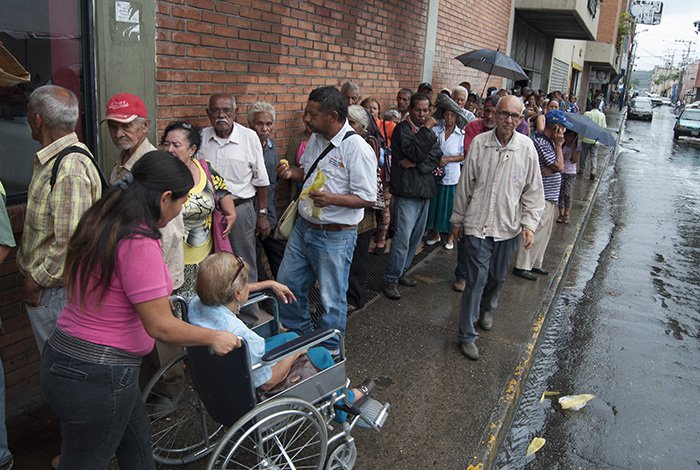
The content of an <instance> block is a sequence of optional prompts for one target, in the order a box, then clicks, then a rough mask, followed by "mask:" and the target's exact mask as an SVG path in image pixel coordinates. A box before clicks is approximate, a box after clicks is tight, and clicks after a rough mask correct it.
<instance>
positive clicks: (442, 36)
mask: <svg viewBox="0 0 700 470" xmlns="http://www.w3.org/2000/svg"><path fill="white" fill-rule="evenodd" d="M510 9H511V2H510V0H493V1H485V0H478V1H471V2H466V1H464V0H441V1H440V11H439V15H438V35H437V43H436V49H435V65H434V68H433V86H434V87H438V90H439V89H440V88H443V87H447V88H450V89H452V88H454V87H455V86H457V85H459V84H460V83H461V82H463V81H468V82H470V83H471V85H472V91H473V92H475V93H477V94H481V92H482V91H483V87H484V82H485V81H486V78H487V76H488V74H487V73H484V72H479V71H476V70H474V69H469V68H466V67H464V66H463V65H462V64H461V63H460V62H459V61H457V60H455V57H457V56H458V55H460V54H463V53H464V52H469V51H471V50H474V49H485V48H488V49H498V48H499V47H500V51H501V52H505V51H506V48H507V46H508V25H509V19H510ZM501 83H502V80H501V79H500V78H497V77H496V78H494V77H492V79H490V80H489V84H490V85H493V86H497V87H499V88H500V86H501Z"/></svg>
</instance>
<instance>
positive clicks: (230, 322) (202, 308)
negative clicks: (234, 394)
mask: <svg viewBox="0 0 700 470" xmlns="http://www.w3.org/2000/svg"><path fill="white" fill-rule="evenodd" d="M187 316H188V318H189V322H190V323H191V324H193V325H197V326H201V327H204V328H211V329H212V330H224V331H228V332H230V333H233V334H234V335H236V336H238V337H239V338H242V339H244V340H245V341H246V343H247V344H248V356H249V357H250V364H251V366H253V365H255V364H258V363H259V362H261V361H262V357H263V356H264V355H265V340H264V339H263V338H262V336H260V335H258V334H256V333H255V332H253V331H252V330H251V329H250V328H248V327H247V326H246V325H245V323H243V322H242V321H241V320H240V319H239V318H238V316H237V315H236V314H235V313H233V312H232V311H231V310H229V309H228V308H226V307H225V306H223V305H218V306H216V307H210V306H208V305H204V304H203V303H202V301H201V300H199V297H197V296H194V298H193V299H192V300H191V301H190V306H189V310H188V314H187ZM271 378H272V368H271V367H270V366H263V367H260V368H258V369H257V370H254V371H253V384H254V385H255V388H257V387H259V386H261V385H263V384H265V383H267V382H268V381H269V380H270V379H271Z"/></svg>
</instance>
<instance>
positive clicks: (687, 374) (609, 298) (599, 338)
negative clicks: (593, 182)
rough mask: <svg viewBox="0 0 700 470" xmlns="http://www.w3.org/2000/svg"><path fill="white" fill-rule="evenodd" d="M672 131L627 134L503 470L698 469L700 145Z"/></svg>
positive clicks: (659, 117)
mask: <svg viewBox="0 0 700 470" xmlns="http://www.w3.org/2000/svg"><path fill="white" fill-rule="evenodd" d="M674 120H675V116H674V115H673V114H672V111H671V108H669V107H666V106H663V107H660V108H655V114H654V119H653V121H652V122H651V123H648V122H642V121H628V122H627V123H626V125H625V130H624V133H623V136H622V141H621V147H622V148H621V152H620V154H619V155H618V156H617V158H614V157H613V158H611V161H610V163H609V167H608V168H607V169H606V171H605V175H604V176H603V181H601V185H600V187H599V193H598V197H597V200H596V203H595V206H594V208H593V211H592V213H591V217H590V219H589V221H588V225H587V228H586V230H585V232H584V234H583V237H582V238H581V240H580V243H579V247H578V249H577V251H576V254H575V256H574V259H573V261H572V264H571V268H570V271H569V273H568V277H567V278H566V280H565V284H564V287H563V289H562V292H561V295H560V298H559V301H558V304H557V307H556V310H555V311H553V312H551V314H550V316H549V319H548V324H547V326H546V328H547V330H546V333H545V335H544V337H543V339H542V342H541V346H540V349H539V351H538V353H537V358H536V360H535V363H534V364H533V366H532V369H531V372H530V376H529V379H528V383H527V385H526V388H525V389H524V390H523V392H522V399H521V402H520V406H519V408H518V410H517V411H516V413H515V416H514V418H513V422H512V425H511V428H510V431H509V433H508V436H507V438H506V440H505V442H504V443H503V446H502V447H501V450H500V453H499V456H498V459H497V463H496V468H499V469H520V468H528V469H548V470H549V469H574V468H585V469H588V468H600V469H608V468H611V469H618V468H620V469H652V468H654V469H656V468H658V469H692V468H696V469H697V468H700V445H699V443H700V426H699V425H698V422H700V307H699V305H700V303H699V300H698V299H700V270H699V269H698V266H699V265H700V230H699V229H700V140H688V139H681V140H679V141H677V142H676V141H673V138H672V137H673V136H672V133H673V132H672V127H673V124H674ZM554 236H556V228H555V232H554V234H553V237H554ZM545 391H550V392H559V393H561V395H573V394H583V393H590V394H594V395H595V396H596V398H595V399H593V400H592V401H590V402H589V403H588V404H587V405H586V407H585V408H583V409H582V410H580V411H564V410H562V409H561V407H560V406H559V404H558V402H557V398H558V397H557V396H556V395H554V396H548V397H546V398H545V399H544V400H541V397H542V395H543V392H545ZM536 436H537V437H542V438H544V439H546V443H545V445H544V446H543V447H542V448H541V449H540V450H539V452H537V453H536V454H535V455H532V456H529V457H526V455H525V454H526V448H527V446H528V444H529V443H530V442H531V440H532V439H533V437H536Z"/></svg>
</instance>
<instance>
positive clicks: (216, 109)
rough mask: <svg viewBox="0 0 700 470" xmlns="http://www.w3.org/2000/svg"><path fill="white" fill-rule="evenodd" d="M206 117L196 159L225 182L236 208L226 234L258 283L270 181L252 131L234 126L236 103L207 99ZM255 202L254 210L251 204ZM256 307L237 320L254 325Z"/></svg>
mask: <svg viewBox="0 0 700 470" xmlns="http://www.w3.org/2000/svg"><path fill="white" fill-rule="evenodd" d="M207 116H208V117H209V122H211V127H206V128H204V129H202V147H201V148H200V149H199V156H200V158H204V159H206V160H209V161H210V162H211V163H212V165H214V167H216V168H217V169H218V170H219V173H220V174H221V176H222V177H223V178H224V180H226V186H228V189H229V191H231V194H233V197H234V201H235V204H236V215H237V219H236V224H235V225H234V226H233V230H231V233H230V234H229V240H231V247H232V248H233V252H234V253H236V255H238V256H240V257H241V258H243V261H245V262H246V263H247V264H248V267H249V271H248V281H249V282H257V281H258V268H257V263H256V248H255V246H256V239H257V235H260V236H261V237H262V238H267V236H268V235H269V234H270V222H269V220H268V218H267V187H268V186H269V185H270V179H269V177H268V175H267V169H266V168H265V159H264V157H263V148H262V145H261V144H260V138H259V137H258V135H257V134H256V133H255V131H253V130H252V129H248V128H247V127H245V126H242V125H240V124H238V123H236V117H237V116H238V107H237V105H236V99H235V98H234V97H233V96H232V95H230V94H228V93H215V94H213V95H211V96H210V97H209V107H208V108H207ZM253 198H256V199H257V209H256V206H255V205H254V204H253ZM259 314H260V312H259V309H258V306H257V304H254V305H252V306H250V307H247V308H244V309H242V310H241V319H242V320H243V321H244V322H245V323H246V324H248V325H254V324H255V323H257V321H258V317H259Z"/></svg>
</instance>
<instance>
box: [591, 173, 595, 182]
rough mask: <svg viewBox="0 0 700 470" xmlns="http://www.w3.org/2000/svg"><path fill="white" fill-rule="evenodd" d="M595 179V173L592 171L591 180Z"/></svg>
mask: <svg viewBox="0 0 700 470" xmlns="http://www.w3.org/2000/svg"><path fill="white" fill-rule="evenodd" d="M593 180H595V173H591V181H593Z"/></svg>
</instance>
